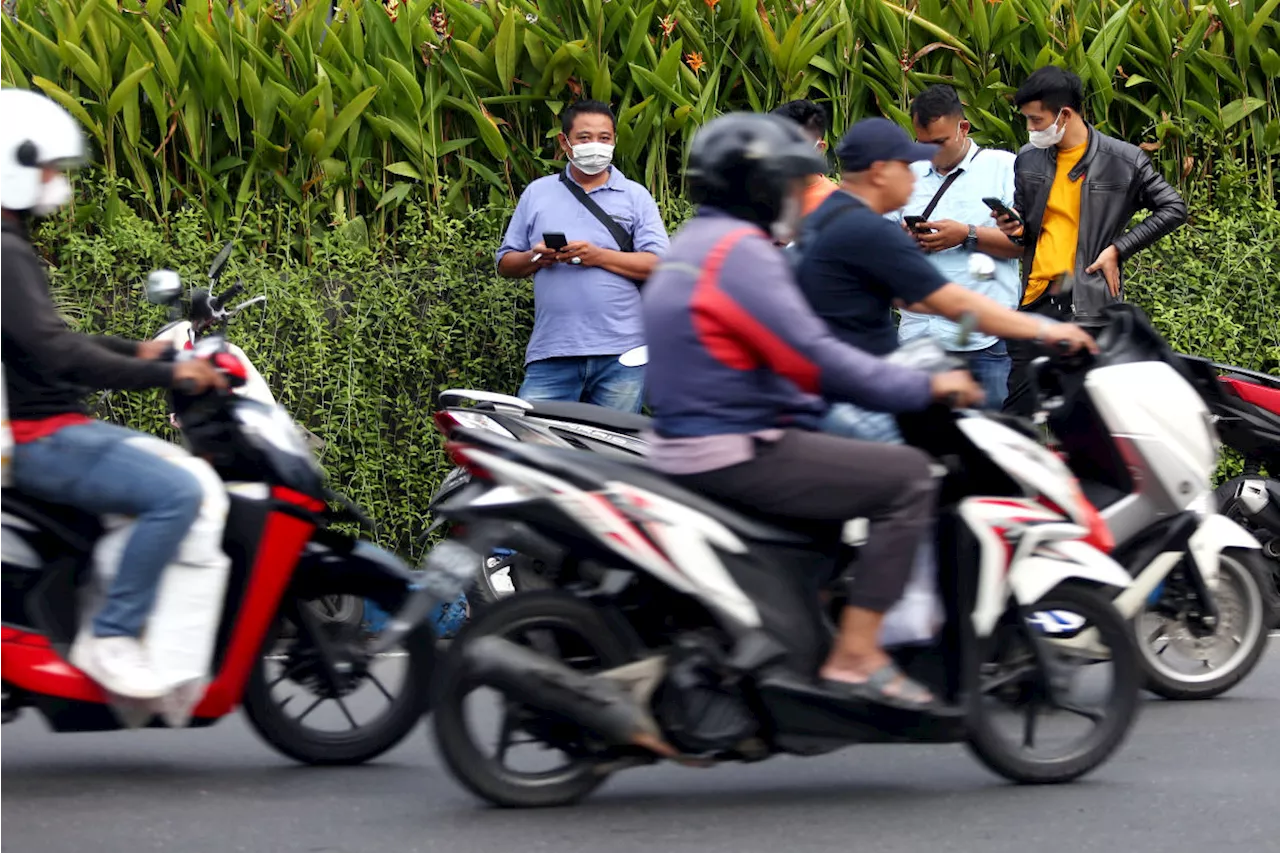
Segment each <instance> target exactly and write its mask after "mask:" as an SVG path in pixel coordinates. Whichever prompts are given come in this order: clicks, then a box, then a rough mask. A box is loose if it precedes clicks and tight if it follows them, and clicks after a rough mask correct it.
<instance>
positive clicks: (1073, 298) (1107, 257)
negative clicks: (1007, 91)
mask: <svg viewBox="0 0 1280 853" xmlns="http://www.w3.org/2000/svg"><path fill="white" fill-rule="evenodd" d="M1014 102H1015V103H1016V104H1017V105H1018V109H1019V111H1020V112H1021V113H1022V115H1023V116H1024V117H1025V118H1026V120H1027V129H1028V130H1029V131H1030V139H1031V141H1030V144H1029V145H1027V146H1026V147H1025V148H1023V149H1022V151H1020V152H1019V153H1018V157H1017V160H1016V161H1015V163H1014V204H1013V207H1014V210H1015V211H1016V212H1017V214H1018V217H1017V218H1014V217H1010V216H1002V217H999V218H998V219H997V221H998V222H999V224H1000V229H1001V230H1002V231H1004V233H1005V234H1006V235H1008V236H1009V237H1010V239H1013V240H1017V241H1018V242H1019V243H1020V244H1021V245H1022V248H1023V254H1022V281H1023V295H1022V310H1023V311H1026V312H1030V313H1033V314H1037V315H1039V316H1042V317H1045V318H1048V319H1050V320H1063V319H1067V320H1071V319H1074V320H1075V321H1076V322H1078V323H1079V324H1080V325H1082V326H1084V327H1085V328H1086V329H1090V330H1091V331H1096V330H1098V329H1099V328H1100V327H1101V325H1102V323H1103V319H1104V315H1103V313H1102V312H1103V309H1104V308H1105V307H1106V306H1108V305H1110V304H1112V303H1114V302H1118V301H1120V300H1122V299H1123V298H1124V289H1123V280H1122V278H1121V275H1120V263H1121V261H1123V260H1124V259H1125V258H1128V257H1129V256H1131V255H1133V254H1134V253H1136V252H1138V251H1139V250H1141V249H1145V248H1146V247H1148V246H1150V245H1152V244H1153V243H1155V242H1156V241H1157V240H1159V239H1160V238H1161V237H1163V236H1165V235H1166V234H1168V233H1169V232H1171V231H1173V230H1174V229H1175V228H1177V227H1178V226H1179V225H1181V224H1182V223H1184V222H1186V221H1187V206H1186V204H1185V203H1184V202H1183V200H1182V197H1181V196H1180V195H1178V191H1177V190H1175V189H1174V188H1173V187H1171V186H1170V185H1169V184H1168V182H1166V181H1165V180H1164V178H1162V177H1161V176H1160V175H1159V173H1157V172H1156V170H1155V169H1154V168H1153V167H1152V165H1151V161H1150V159H1149V158H1148V157H1147V155H1146V154H1145V153H1144V152H1143V151H1142V150H1141V149H1140V148H1138V147H1137V146H1136V145H1130V144H1129V143H1127V142H1121V141H1120V140H1118V139H1113V138H1111V137H1110V136H1107V135H1106V134H1104V133H1102V132H1100V131H1099V130H1098V129H1097V128H1094V127H1092V126H1090V125H1089V123H1088V122H1086V121H1085V119H1084V114H1083V109H1084V84H1083V83H1081V82H1080V78H1079V77H1077V76H1076V75H1075V74H1072V73H1071V72H1070V71H1065V70H1063V69H1061V68H1058V67H1057V66H1054V65H1047V66H1045V67H1044V68H1041V69H1039V70H1037V71H1036V72H1035V73H1033V74H1032V75H1031V76H1030V77H1028V78H1027V80H1026V82H1025V83H1023V84H1022V86H1021V87H1020V88H1019V89H1018V91H1017V93H1016V94H1015V95H1014ZM1143 209H1145V210H1150V211H1151V215H1150V216H1149V217H1147V218H1146V219H1145V220H1143V221H1142V222H1141V223H1139V224H1138V225H1136V226H1134V227H1133V228H1131V229H1129V230H1128V231H1126V230H1125V228H1126V227H1127V226H1128V224H1129V220H1131V219H1132V218H1133V215H1134V214H1135V213H1137V212H1138V211H1139V210H1143ZM1064 276H1069V277H1072V278H1074V279H1075V281H1074V285H1073V287H1072V288H1071V290H1070V292H1066V293H1063V292H1059V288H1057V287H1055V286H1054V283H1055V282H1057V281H1060V280H1062V278H1063V277H1064ZM1009 349H1010V353H1011V355H1012V357H1013V371H1012V376H1011V377H1010V379H1009V398H1008V399H1007V400H1006V401H1005V406H1004V409H1005V411H1006V412H1010V413H1013V414H1019V415H1031V414H1034V412H1035V407H1036V400H1035V395H1034V394H1033V393H1032V390H1031V388H1030V385H1029V382H1028V379H1029V370H1028V369H1029V366H1030V363H1031V361H1032V360H1033V359H1034V358H1035V357H1036V355H1037V354H1038V352H1039V351H1038V350H1037V348H1036V347H1034V346H1029V345H1024V344H1021V343H1016V342H1010V345H1009Z"/></svg>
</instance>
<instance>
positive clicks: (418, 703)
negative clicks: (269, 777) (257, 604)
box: [244, 580, 435, 765]
mask: <svg viewBox="0 0 1280 853" xmlns="http://www.w3.org/2000/svg"><path fill="white" fill-rule="evenodd" d="M353 584H354V585H359V584H358V581H347V582H345V583H344V582H343V581H339V580H335V581H334V582H332V583H329V582H326V583H325V584H317V586H321V585H323V586H326V587H328V586H332V587H334V588H325V589H314V590H308V591H307V592H305V593H303V594H302V595H301V596H296V597H295V596H293V595H292V594H290V593H287V594H286V596H287V597H286V599H285V600H284V601H283V603H282V605H281V609H280V613H279V615H278V616H277V617H276V623H275V625H273V626H272V630H271V631H270V632H269V634H268V639H267V642H266V643H265V644H264V646H263V651H262V654H261V655H259V657H258V660H257V663H256V664H255V666H254V669H253V672H252V673H251V674H250V676H249V683H248V684H247V685H246V687H245V697H244V712H245V716H246V717H247V718H248V719H249V724H250V725H251V726H252V727H253V729H254V731H256V732H257V733H258V735H259V736H260V737H261V738H262V739H263V740H264V741H266V742H267V743H268V744H269V745H271V746H272V747H273V748H274V749H276V750H278V751H279V752H281V753H283V754H284V755H287V756H289V757H290V758H293V759H295V760H297V761H301V762H303V763H305V764H315V765H335V764H337V765H344V764H362V763H364V762H366V761H370V760H372V759H374V758H377V757H378V756H379V755H381V754H382V753H384V752H386V751H387V750H389V749H391V748H392V747H393V746H395V745H396V744H398V743H399V742H400V741H402V740H403V739H404V738H405V736H407V735H408V734H409V732H411V731H413V728H414V726H416V725H417V724H418V721H419V720H420V719H422V717H423V715H424V714H426V713H427V712H428V711H429V710H430V703H431V692H430V691H431V675H432V669H433V664H434V659H435V636H434V634H433V632H432V630H431V628H430V627H429V626H427V625H422V626H420V627H419V628H418V629H417V630H415V631H413V632H412V633H410V634H408V635H407V636H406V637H405V638H404V639H403V640H402V641H401V643H400V645H399V647H397V648H393V649H391V650H390V651H387V652H384V653H382V654H379V655H376V656H374V655H372V654H370V653H369V651H368V650H369V648H370V646H371V644H372V643H373V642H374V639H375V637H373V636H371V635H370V634H369V632H368V631H366V630H365V629H364V627H363V626H362V625H361V624H360V623H359V622H352V621H344V620H333V619H327V618H325V617H326V615H327V609H326V608H327V607H328V605H329V604H331V603H332V601H333V600H334V599H335V598H339V597H347V598H349V599H351V600H355V601H359V600H360V598H361V597H365V596H369V593H368V592H367V591H366V590H362V589H355V588H351V589H347V588H341V587H345V586H349V585H353ZM370 597H371V598H372V600H373V601H374V602H375V603H377V604H378V606H379V607H383V608H384V609H387V610H389V611H394V609H395V608H396V607H397V606H398V605H399V602H396V601H392V600H389V599H388V600H379V599H378V597H377V596H376V595H375V596H370Z"/></svg>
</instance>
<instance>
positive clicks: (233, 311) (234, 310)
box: [227, 294, 267, 319]
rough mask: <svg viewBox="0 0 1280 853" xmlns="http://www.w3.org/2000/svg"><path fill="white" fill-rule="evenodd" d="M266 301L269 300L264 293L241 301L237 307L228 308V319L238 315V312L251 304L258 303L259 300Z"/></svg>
mask: <svg viewBox="0 0 1280 853" xmlns="http://www.w3.org/2000/svg"><path fill="white" fill-rule="evenodd" d="M266 301H267V297H266V294H262V295H261V296H255V297H253V298H252V299H246V300H245V301H244V302H241V303H240V304H239V305H237V306H236V307H234V308H231V309H230V310H228V312H227V319H230V318H232V317H234V316H236V315H237V314H239V313H240V312H241V311H243V310H244V309H246V308H248V307H249V306H250V305H257V304H258V303H259V302H266Z"/></svg>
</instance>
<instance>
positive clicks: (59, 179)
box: [31, 175, 71, 216]
mask: <svg viewBox="0 0 1280 853" xmlns="http://www.w3.org/2000/svg"><path fill="white" fill-rule="evenodd" d="M69 201H71V181H69V180H67V176H66V175H55V176H54V177H53V178H51V179H49V180H48V181H46V182H45V183H44V185H43V186H42V187H41V188H40V199H39V200H38V201H37V202H36V203H35V204H34V205H33V206H32V208H31V212H32V213H34V214H35V215H36V216H48V215H49V214H51V213H53V212H55V211H56V210H57V209H58V208H60V207H62V206H63V205H64V204H66V203H67V202H69Z"/></svg>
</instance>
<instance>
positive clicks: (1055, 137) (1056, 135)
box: [1027, 107, 1067, 148]
mask: <svg viewBox="0 0 1280 853" xmlns="http://www.w3.org/2000/svg"><path fill="white" fill-rule="evenodd" d="M1064 109H1065V107H1064ZM1060 118H1062V110H1058V114H1057V115H1056V116H1054V119H1053V124H1051V125H1049V126H1048V127H1046V128H1045V129H1044V130H1033V131H1031V132H1030V133H1029V134H1027V136H1028V137H1029V141H1030V142H1031V144H1032V145H1034V146H1035V147H1036V148H1052V147H1053V146H1055V145H1057V144H1058V143H1059V142H1061V141H1062V137H1064V136H1066V135H1067V126H1066V125H1065V124H1064V125H1063V126H1062V127H1058V119H1060Z"/></svg>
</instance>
